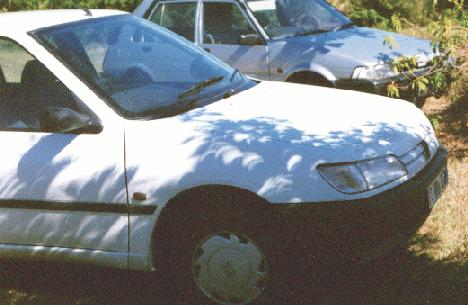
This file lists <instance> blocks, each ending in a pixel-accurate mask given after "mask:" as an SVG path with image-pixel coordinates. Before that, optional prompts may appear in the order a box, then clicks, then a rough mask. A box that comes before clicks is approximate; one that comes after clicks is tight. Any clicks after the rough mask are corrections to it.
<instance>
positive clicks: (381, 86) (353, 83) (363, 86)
mask: <svg viewBox="0 0 468 305" xmlns="http://www.w3.org/2000/svg"><path fill="white" fill-rule="evenodd" d="M392 81H395V82H396V83H398V84H399V86H400V88H404V87H407V86H408V85H409V81H408V80H402V79H398V78H395V79H382V80H374V81H370V80H354V79H342V80H337V81H336V82H335V86H336V88H338V89H344V90H356V91H363V92H368V93H372V94H378V95H383V96H388V91H387V87H388V85H389V84H390V83H391V82H392ZM399 93H400V98H401V99H406V100H414V99H416V98H418V99H420V98H425V97H428V96H429V94H428V92H426V93H425V94H422V95H418V96H416V94H415V91H414V90H400V92H399Z"/></svg>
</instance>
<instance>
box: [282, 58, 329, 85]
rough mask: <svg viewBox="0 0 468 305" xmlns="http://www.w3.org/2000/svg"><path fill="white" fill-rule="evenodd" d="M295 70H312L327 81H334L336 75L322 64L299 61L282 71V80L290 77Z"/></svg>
mask: <svg viewBox="0 0 468 305" xmlns="http://www.w3.org/2000/svg"><path fill="white" fill-rule="evenodd" d="M297 72H313V73H317V74H320V75H322V76H323V77H325V78H326V79H327V80H328V81H329V82H331V83H333V84H334V83H335V82H336V80H337V79H336V77H335V75H333V73H331V72H330V71H329V70H328V69H327V68H325V67H324V66H321V65H318V64H315V63H301V64H298V65H296V66H293V67H291V68H289V69H287V70H286V71H285V73H284V75H285V76H284V79H283V80H284V81H286V80H287V79H288V78H290V77H291V75H293V74H294V73H297Z"/></svg>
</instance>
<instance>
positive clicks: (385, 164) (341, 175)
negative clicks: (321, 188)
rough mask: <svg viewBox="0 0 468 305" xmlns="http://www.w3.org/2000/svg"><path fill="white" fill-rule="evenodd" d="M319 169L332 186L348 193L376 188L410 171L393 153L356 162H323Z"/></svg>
mask: <svg viewBox="0 0 468 305" xmlns="http://www.w3.org/2000/svg"><path fill="white" fill-rule="evenodd" d="M317 169H318V171H319V173H320V174H321V175H322V177H323V178H324V179H325V180H326V181H327V182H328V183H329V184H330V185H331V186H333V187H334V188H335V189H336V190H338V191H339V192H342V193H346V194H355V193H361V192H365V191H369V190H372V189H375V188H377V187H380V186H382V185H385V184H387V183H390V182H392V181H395V180H397V179H399V178H401V177H403V176H405V175H407V173H408V172H407V170H406V167H405V166H404V164H403V163H401V162H400V160H398V158H397V157H395V156H392V155H388V156H385V157H382V158H377V159H371V160H365V161H360V162H355V163H345V164H322V165H319V166H318V168H317Z"/></svg>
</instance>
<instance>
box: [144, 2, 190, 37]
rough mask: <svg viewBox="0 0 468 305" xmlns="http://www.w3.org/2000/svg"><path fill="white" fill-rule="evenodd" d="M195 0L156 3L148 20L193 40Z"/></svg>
mask: <svg viewBox="0 0 468 305" xmlns="http://www.w3.org/2000/svg"><path fill="white" fill-rule="evenodd" d="M196 10H197V2H177V3H175V2H171V3H162V4H160V5H158V7H157V8H156V10H155V11H154V12H153V14H152V15H151V17H150V20H151V21H152V22H154V23H156V24H158V25H160V26H162V27H165V28H167V29H169V30H171V31H172V32H174V33H176V34H178V35H180V36H183V37H185V38H187V39H188V40H190V41H192V42H193V41H194V38H195V12H196Z"/></svg>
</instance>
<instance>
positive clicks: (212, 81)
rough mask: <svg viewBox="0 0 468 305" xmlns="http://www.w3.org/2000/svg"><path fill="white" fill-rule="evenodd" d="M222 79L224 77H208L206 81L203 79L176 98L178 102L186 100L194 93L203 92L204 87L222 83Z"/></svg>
mask: <svg viewBox="0 0 468 305" xmlns="http://www.w3.org/2000/svg"><path fill="white" fill-rule="evenodd" d="M223 79H224V76H214V77H210V78H208V79H205V80H203V81H201V82H199V83H197V84H195V86H193V87H191V88H189V89H187V90H186V91H184V92H182V93H181V94H179V95H178V96H177V99H178V100H181V99H185V98H187V97H188V96H190V95H192V94H194V93H198V92H200V91H202V90H203V88H206V87H209V86H212V85H214V84H216V83H219V82H220V81H222V80H223Z"/></svg>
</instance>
